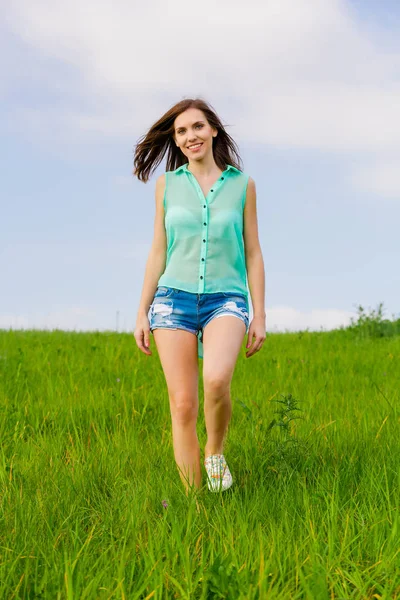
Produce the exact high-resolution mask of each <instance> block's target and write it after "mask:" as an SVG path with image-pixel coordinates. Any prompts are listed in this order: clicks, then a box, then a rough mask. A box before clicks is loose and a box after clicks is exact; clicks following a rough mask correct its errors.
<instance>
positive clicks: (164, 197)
mask: <svg viewBox="0 0 400 600" xmlns="http://www.w3.org/2000/svg"><path fill="white" fill-rule="evenodd" d="M166 152H167V164H166V169H167V170H166V172H165V173H164V174H163V175H160V177H158V179H157V180H156V185H155V204H156V213H155V224H154V239H153V243H152V246H151V249H150V253H149V257H148V260H147V264H146V270H145V276H144V283H143V291H142V295H141V299H140V306H139V311H138V315H137V321H136V326H135V333H134V335H135V340H136V343H137V345H138V347H139V349H140V350H141V351H142V352H144V353H145V354H147V355H151V351H150V331H151V332H152V333H153V337H154V340H155V343H156V346H157V351H158V355H159V357H160V362H161V365H162V369H163V372H164V375H165V379H166V384H167V388H168V395H169V401H170V412H171V418H172V436H173V447H174V456H175V460H176V463H177V466H178V470H179V474H180V477H181V480H182V482H183V484H184V486H185V490H186V493H187V492H188V489H189V487H190V488H191V487H193V486H194V487H195V488H196V489H197V488H200V487H201V468H200V448H199V442H198V438H197V432H196V422H197V415H198V408H199V400H198V360H197V358H198V357H199V358H203V382H204V415H205V423H206V429H207V443H206V447H205V461H204V465H205V469H206V472H207V480H208V487H209V489H210V490H211V491H219V490H221V489H222V490H225V489H227V488H229V487H230V486H231V485H232V482H233V479H232V474H231V472H230V470H229V467H228V465H227V462H226V459H225V456H224V454H223V444H224V438H225V434H226V432H227V428H228V425H229V421H230V418H231V412H232V408H231V398H230V384H231V380H232V376H233V372H234V369H235V364H236V360H237V358H238V355H239V352H240V348H241V346H242V342H243V338H244V336H245V334H246V333H247V332H248V340H247V346H246V348H249V350H248V351H247V352H246V357H247V358H248V357H250V356H252V355H254V354H255V353H256V352H258V350H260V348H261V347H262V345H263V342H264V340H265V337H266V326H265V298H264V296H265V277H264V262H263V257H262V253H261V248H260V244H259V240H258V226H257V213H256V190H255V183H254V180H253V179H252V178H251V177H249V176H248V175H246V174H245V173H243V172H242V171H241V170H240V169H239V164H238V162H237V160H236V158H237V159H238V161H241V159H240V156H239V154H238V152H237V151H236V144H235V142H234V141H233V139H232V138H231V137H230V136H229V135H228V133H227V132H226V131H225V129H224V127H223V125H222V123H221V121H220V119H219V118H218V116H217V115H216V113H215V111H214V110H212V108H211V106H210V105H209V104H207V103H206V102H205V101H203V100H202V99H185V100H182V101H181V102H178V103H177V104H176V105H175V106H173V107H172V108H171V109H170V110H169V111H168V112H166V113H165V114H164V115H163V116H162V117H161V118H160V119H159V120H158V121H157V122H156V123H154V125H153V126H152V127H151V128H150V130H149V131H148V133H147V134H146V135H144V136H143V137H142V138H141V139H140V140H139V142H138V144H137V145H136V149H135V156H134V171H133V173H134V175H135V176H137V177H138V179H139V180H140V181H143V182H146V181H148V179H149V175H150V174H151V172H152V171H153V170H154V169H155V168H156V167H157V165H159V164H160V162H161V160H162V158H163V157H164V155H165V153H166ZM246 280H248V284H249V289H250V293H251V300H252V306H253V313H254V316H253V319H252V321H251V324H250V326H249V305H248V292H247V281H246Z"/></svg>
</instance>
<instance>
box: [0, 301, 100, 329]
mask: <svg viewBox="0 0 400 600" xmlns="http://www.w3.org/2000/svg"><path fill="white" fill-rule="evenodd" d="M99 325H100V322H99V318H98V315H97V314H96V311H95V310H93V309H91V308H86V307H79V306H72V307H66V308H59V309H56V310H51V311H49V312H47V313H42V314H38V313H35V314H24V315H12V314H3V315H0V328H1V329H64V330H73V331H85V330H86V331H87V330H95V329H97V328H98V326H99Z"/></svg>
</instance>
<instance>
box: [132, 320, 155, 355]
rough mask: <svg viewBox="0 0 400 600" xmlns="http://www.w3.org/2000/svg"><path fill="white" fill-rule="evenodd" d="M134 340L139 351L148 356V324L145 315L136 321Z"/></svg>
mask: <svg viewBox="0 0 400 600" xmlns="http://www.w3.org/2000/svg"><path fill="white" fill-rule="evenodd" d="M134 338H135V340H136V344H137V346H138V348H139V350H141V351H142V352H144V354H147V355H148V356H150V355H151V354H152V353H151V351H150V322H149V319H148V317H147V316H146V315H142V316H139V317H138V318H137V319H136V326H135V333H134Z"/></svg>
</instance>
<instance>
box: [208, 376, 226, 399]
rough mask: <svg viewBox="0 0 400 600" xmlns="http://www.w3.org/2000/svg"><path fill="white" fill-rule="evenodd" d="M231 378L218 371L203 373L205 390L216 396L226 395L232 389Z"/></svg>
mask: <svg viewBox="0 0 400 600" xmlns="http://www.w3.org/2000/svg"><path fill="white" fill-rule="evenodd" d="M230 384H231V380H230V378H229V377H228V376H223V375H218V374H216V373H210V374H207V373H203V386H204V392H205V394H207V395H212V396H216V397H223V396H226V395H227V394H228V393H229V391H230Z"/></svg>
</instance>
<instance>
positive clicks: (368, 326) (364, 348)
mask: <svg viewBox="0 0 400 600" xmlns="http://www.w3.org/2000/svg"><path fill="white" fill-rule="evenodd" d="M399 329H400V328H399V322H393V323H388V322H387V321H382V320H380V319H379V318H378V319H377V318H376V316H375V317H374V318H367V317H365V315H364V316H363V315H360V318H359V320H358V322H357V324H354V325H353V326H352V327H350V328H347V329H339V330H335V331H328V332H326V331H320V332H308V331H303V332H298V333H282V334H268V335H267V338H266V340H265V343H264V347H263V349H262V350H261V351H260V352H259V353H257V354H256V355H255V356H253V357H251V358H250V359H246V358H245V352H246V349H245V341H244V342H243V348H242V351H241V355H240V357H239V359H238V362H237V365H236V370H235V374H234V377H233V381H232V385H231V396H232V404H233V414H232V420H231V424H230V427H229V432H228V436H227V439H226V443H225V449H224V452H225V455H226V458H227V461H228V464H229V467H230V469H231V472H232V475H233V478H234V484H233V486H232V488H231V489H230V490H228V491H226V492H223V493H222V494H213V493H211V492H209V491H208V488H207V485H206V480H205V471H204V470H203V485H204V487H203V489H202V490H201V491H200V492H199V493H198V495H197V496H198V500H197V502H196V495H193V494H191V495H189V496H188V497H187V496H186V495H185V492H184V488H183V485H182V483H181V481H180V478H179V474H178V470H177V467H176V465H175V461H174V456H173V448H172V438H171V424H170V413H169V404H168V395H167V389H166V384H165V379H164V375H163V372H162V369H161V364H160V361H159V358H158V355H157V351H156V347H155V343H154V338H153V337H152V336H151V341H150V348H151V350H152V352H153V355H152V356H151V357H148V356H145V355H144V354H143V353H141V352H140V351H139V350H138V348H137V347H136V343H135V340H134V338H133V335H130V334H127V333H117V332H102V333H100V332H93V333H79V332H63V331H59V330H55V331H36V330H29V331H28V330H9V331H6V330H1V331H0V440H1V445H0V598H6V599H18V598H21V599H22V598H29V599H33V598H35V599H36V598H38V599H39V598H40V599H41V598H49V599H58V598H60V599H61V598H63V599H64V598H65V599H68V600H72V599H86V598H90V599H92V598H96V599H97V598H99V599H106V598H107V599H108V598H121V599H129V600H136V599H143V600H150V598H152V599H154V600H161V599H167V598H168V599H169V598H179V599H181V598H184V599H188V600H192V599H199V600H200V599H204V600H206V599H207V600H209V599H219V598H229V599H235V600H236V599H240V598H246V599H259V600H263V599H270V598H271V599H286V598H293V599H312V600H314V599H316V600H325V599H326V600H328V599H332V598H335V599H347V598H360V599H366V598H368V599H369V598H371V599H373V598H377V599H381V598H382V599H389V598H390V599H392V598H400V519H399V506H400V492H399V479H400V478H399V465H400V435H399V433H400V427H399V424H400V423H399V408H398V407H399V390H400V368H399V366H400V330H399ZM201 368H202V361H201V360H200V361H199V398H200V409H199V418H198V435H199V441H200V444H201V447H202V458H203V457H204V452H203V448H204V444H205V441H206V435H205V426H204V415H203V411H202V406H203V403H202V399H203V387H202V379H201ZM297 409H300V410H297ZM293 417H301V418H293Z"/></svg>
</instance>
